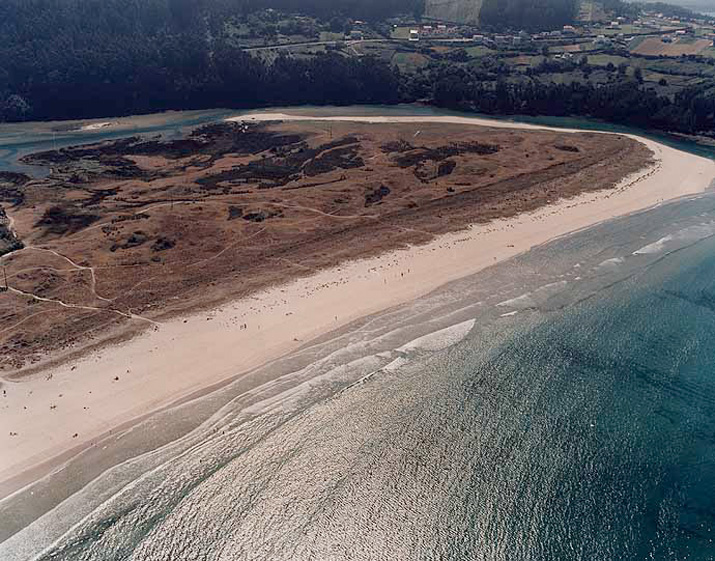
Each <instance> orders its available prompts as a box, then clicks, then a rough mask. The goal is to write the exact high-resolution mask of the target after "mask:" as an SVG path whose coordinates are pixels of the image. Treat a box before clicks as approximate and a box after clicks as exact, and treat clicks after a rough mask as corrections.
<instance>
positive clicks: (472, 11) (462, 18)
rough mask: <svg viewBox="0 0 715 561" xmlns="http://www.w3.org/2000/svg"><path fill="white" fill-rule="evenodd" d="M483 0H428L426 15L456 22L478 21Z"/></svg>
mask: <svg viewBox="0 0 715 561" xmlns="http://www.w3.org/2000/svg"><path fill="white" fill-rule="evenodd" d="M481 9H482V0H426V2H425V17H427V18H434V19H437V20H440V21H451V22H456V23H478V22H479V12H480V11H481Z"/></svg>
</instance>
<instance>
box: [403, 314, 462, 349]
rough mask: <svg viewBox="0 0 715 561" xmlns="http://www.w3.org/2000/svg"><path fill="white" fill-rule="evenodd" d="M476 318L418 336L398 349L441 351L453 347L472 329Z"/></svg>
mask: <svg viewBox="0 0 715 561" xmlns="http://www.w3.org/2000/svg"><path fill="white" fill-rule="evenodd" d="M475 323H476V320H473V319H470V320H467V321H463V322H462V323H458V324H456V325H452V326H451V327H447V328H445V329H440V330H439V331H435V332H434V333H430V334H428V335H424V336H422V337H418V338H417V339H414V340H412V341H410V342H409V343H407V344H405V345H402V346H401V347H400V348H399V349H397V350H398V351H402V352H408V351H415V350H420V351H440V350H442V349H446V348H447V347H451V346H452V345H455V344H457V343H459V342H460V341H461V340H462V339H464V338H465V337H466V336H467V334H468V333H469V332H470V331H471V330H472V328H473V327H474V324H475Z"/></svg>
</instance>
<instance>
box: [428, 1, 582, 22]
mask: <svg viewBox="0 0 715 561" xmlns="http://www.w3.org/2000/svg"><path fill="white" fill-rule="evenodd" d="M579 5H580V2H579V1H578V0H426V2H425V16H427V17H429V18H434V19H437V20H441V21H452V22H459V23H480V24H483V25H486V26H488V27H493V28H507V27H509V28H514V29H549V28H551V29H553V28H558V27H561V26H562V25H566V24H569V23H572V22H573V21H574V19H575V17H576V15H577V14H578V10H579Z"/></svg>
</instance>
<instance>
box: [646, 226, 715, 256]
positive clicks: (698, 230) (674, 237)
mask: <svg viewBox="0 0 715 561" xmlns="http://www.w3.org/2000/svg"><path fill="white" fill-rule="evenodd" d="M713 234H715V223H714V222H708V223H706V224H697V225H695V226H690V227H688V228H684V229H682V230H679V231H678V232H675V233H674V234H668V235H667V236H665V237H662V238H660V239H659V240H658V241H657V242H653V243H651V244H648V245H646V246H644V247H642V248H640V249H638V250H636V251H634V252H633V255H652V254H656V253H662V252H663V251H666V250H667V249H669V246H672V247H670V249H671V250H672V249H677V248H678V247H682V245H683V244H686V245H687V244H689V243H692V242H697V241H700V240H704V239H706V238H709V237H710V236H712V235H713Z"/></svg>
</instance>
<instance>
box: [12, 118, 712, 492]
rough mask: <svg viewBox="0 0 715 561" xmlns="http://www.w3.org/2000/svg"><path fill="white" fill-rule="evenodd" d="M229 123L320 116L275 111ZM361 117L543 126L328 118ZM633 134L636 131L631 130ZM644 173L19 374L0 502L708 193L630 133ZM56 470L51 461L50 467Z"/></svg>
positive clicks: (676, 161) (696, 161) (708, 166)
mask: <svg viewBox="0 0 715 561" xmlns="http://www.w3.org/2000/svg"><path fill="white" fill-rule="evenodd" d="M236 119H255V120H259V119H260V120H311V121H312V120H327V119H325V118H312V117H305V116H290V115H283V114H260V115H250V116H246V117H238V118H236ZM330 119H331V120H343V121H347V120H349V121H361V122H376V123H390V122H413V123H418V122H444V123H459V124H469V125H480V126H489V127H497V128H519V129H534V130H543V129H544V128H545V127H536V126H532V125H517V124H513V123H504V122H495V121H488V120H484V119H470V118H461V117H369V118H367V117H365V118H362V117H331V118H330ZM633 138H636V137H633ZM637 140H639V141H641V142H643V143H644V144H646V145H647V146H648V147H649V148H650V149H651V150H652V151H653V152H654V154H655V159H656V163H655V165H653V166H651V167H650V168H648V169H646V170H644V171H642V172H639V173H638V174H635V175H633V176H630V177H627V178H625V179H624V180H623V181H622V182H621V184H620V185H619V186H618V187H617V188H616V189H612V190H609V191H603V192H596V193H588V194H585V195H582V196H579V197H575V198H572V199H568V200H563V201H560V202H558V203H555V204H552V205H550V206H548V207H543V208H541V209H539V210H537V211H535V212H533V213H529V214H522V215H519V216H517V217H514V218H511V219H507V220H498V221H494V222H491V223H489V224H484V225H476V226H473V227H471V228H470V229H469V230H467V231H462V232H456V233H451V234H446V235H443V236H440V237H438V238H437V239H435V240H433V241H432V242H430V243H428V244H426V245H422V246H417V247H409V248H406V249H403V250H398V251H393V252H390V253H388V254H384V255H381V256H379V257H375V258H369V259H362V260H357V261H352V262H349V263H347V264H344V265H341V266H339V267H335V268H333V269H329V270H324V271H322V272H319V273H317V274H315V275H312V276H310V277H307V278H303V279H299V280H296V281H293V282H291V283H289V284H286V285H284V286H280V287H276V288H272V289H269V290H266V291H263V292H261V293H259V294H256V295H254V296H253V297H250V298H246V299H244V300H240V301H236V302H232V303H230V304H226V305H224V306H222V307H220V308H218V309H216V310H214V311H212V312H210V313H206V312H204V313H200V314H195V315H192V316H189V317H185V318H179V319H174V320H170V321H167V322H166V323H163V324H162V325H161V326H159V327H158V328H156V329H154V330H151V331H148V332H146V333H144V334H143V335H141V336H139V337H136V338H134V339H132V340H130V341H128V342H126V343H123V344H120V345H117V346H114V347H107V348H104V349H101V350H99V351H96V352H93V353H91V354H89V355H87V356H85V357H84V358H82V359H81V360H78V361H74V362H70V363H67V364H64V365H62V366H59V367H56V368H52V369H48V370H45V371H43V372H39V373H37V374H34V375H32V376H28V377H26V378H22V379H20V380H12V381H4V382H3V383H2V391H3V394H2V395H0V426H2V428H3V431H2V433H0V447H1V448H2V450H3V454H2V457H1V458H0V497H2V496H7V495H8V494H10V493H13V492H14V491H16V490H18V489H19V488H21V487H22V486H24V485H26V484H28V483H30V482H31V481H33V480H34V479H36V478H37V477H39V476H41V475H44V474H45V473H47V472H48V471H49V470H50V469H52V466H53V459H54V464H57V463H58V460H59V458H60V457H61V456H62V454H65V453H67V451H68V450H73V449H74V450H76V449H78V448H80V447H82V446H90V445H96V443H97V440H98V438H99V437H100V436H101V435H102V434H105V433H106V432H107V431H108V430H110V429H112V428H113V427H117V426H119V425H121V424H123V423H126V422H128V421H130V420H132V419H134V418H137V417H139V416H141V415H144V414H146V413H148V412H150V411H153V410H155V409H157V408H160V407H163V406H166V405H168V404H170V403H172V402H175V401H177V400H180V399H182V398H185V397H186V396H188V395H191V394H193V393H194V392H196V391H197V390H198V389H200V388H202V387H208V386H211V385H213V384H216V383H218V382H220V381H222V380H226V379H228V378H231V377H234V376H236V375H237V374H239V373H241V372H243V371H246V370H249V369H251V368H253V367H256V366H259V365H261V364H264V363H266V362H268V361H269V360H271V359H274V358H276V357H278V356H281V355H284V354H286V353H289V352H291V351H292V350H295V349H296V348H298V347H300V346H301V345H303V344H305V342H307V341H309V340H310V339H312V338H315V337H318V336H320V335H322V334H325V333H327V332H329V331H332V330H334V329H336V328H339V327H341V326H344V325H346V324H348V323H349V322H351V321H353V320H355V319H358V318H360V317H364V316H366V315H369V314H372V313H375V312H378V311H380V310H384V309H386V308H389V307H392V306H396V305H399V304H402V303H405V302H408V301H411V300H413V299H415V298H417V297H419V296H422V295H425V294H427V293H429V292H431V291H432V290H434V289H436V288H438V287H439V286H441V285H443V284H445V283H447V282H449V281H452V280H455V279H458V278H462V277H465V276H467V275H471V274H474V273H476V272H478V271H480V270H482V269H484V268H486V267H488V266H490V265H493V264H495V263H497V262H499V261H503V260H505V259H508V258H510V257H512V256H514V255H517V254H519V253H522V252H525V251H528V250H529V249H530V248H532V247H534V246H536V245H540V244H543V243H545V242H548V241H549V240H552V239H554V238H556V237H559V236H563V235H566V234H568V233H571V232H574V231H576V230H580V229H583V228H587V227H589V226H592V225H594V224H597V223H599V222H602V221H604V220H608V219H611V218H614V217H618V216H622V215H625V214H628V213H632V212H636V211H640V210H643V209H646V208H648V207H651V206H653V205H657V204H659V203H662V202H664V201H669V200H673V199H676V198H679V197H683V196H687V195H694V194H697V193H700V192H703V191H705V190H706V189H707V188H708V187H709V186H710V184H711V183H712V181H713V179H714V178H715V162H713V161H711V160H708V159H705V158H701V157H698V156H695V155H691V154H687V153H684V152H680V151H678V150H675V149H673V148H669V147H667V146H664V145H662V144H659V143H657V142H654V141H651V140H646V139H642V138H638V139H637ZM54 467H55V468H56V467H57V465H54Z"/></svg>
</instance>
